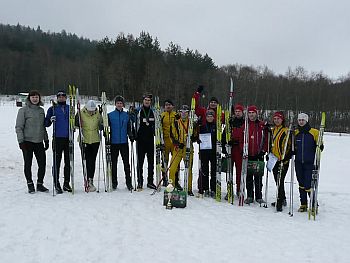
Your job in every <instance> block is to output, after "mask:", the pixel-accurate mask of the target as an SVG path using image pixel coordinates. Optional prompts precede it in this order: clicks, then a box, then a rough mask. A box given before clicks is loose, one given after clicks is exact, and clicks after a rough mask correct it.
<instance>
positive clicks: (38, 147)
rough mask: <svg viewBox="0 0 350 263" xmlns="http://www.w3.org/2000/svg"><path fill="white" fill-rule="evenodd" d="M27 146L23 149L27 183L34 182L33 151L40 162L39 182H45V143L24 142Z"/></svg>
mask: <svg viewBox="0 0 350 263" xmlns="http://www.w3.org/2000/svg"><path fill="white" fill-rule="evenodd" d="M24 143H25V148H24V149H22V153H23V159H24V176H25V177H26V180H27V183H32V182H33V178H32V162H33V153H34V155H35V158H36V161H37V163H38V179H37V180H38V181H37V182H38V183H43V182H44V177H45V169H46V154H45V149H44V144H43V143H42V142H40V143H33V142H24Z"/></svg>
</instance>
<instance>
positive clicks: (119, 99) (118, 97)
mask: <svg viewBox="0 0 350 263" xmlns="http://www.w3.org/2000/svg"><path fill="white" fill-rule="evenodd" d="M118 101H120V102H122V103H123V104H125V99H124V97H123V96H121V95H118V96H116V97H115V99H114V104H116V103H117V102H118Z"/></svg>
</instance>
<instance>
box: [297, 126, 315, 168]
mask: <svg viewBox="0 0 350 263" xmlns="http://www.w3.org/2000/svg"><path fill="white" fill-rule="evenodd" d="M318 133H319V132H318V130H316V129H313V128H311V127H310V125H309V124H308V123H307V124H305V125H304V126H303V127H300V126H298V128H297V129H296V130H295V161H297V162H301V163H309V164H310V163H313V162H314V159H315V152H316V145H317V140H318Z"/></svg>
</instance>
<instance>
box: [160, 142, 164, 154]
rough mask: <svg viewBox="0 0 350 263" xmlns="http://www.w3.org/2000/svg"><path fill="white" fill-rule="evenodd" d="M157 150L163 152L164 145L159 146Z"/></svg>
mask: <svg viewBox="0 0 350 263" xmlns="http://www.w3.org/2000/svg"><path fill="white" fill-rule="evenodd" d="M159 149H160V150H161V151H162V152H164V150H165V145H164V144H161V145H159Z"/></svg>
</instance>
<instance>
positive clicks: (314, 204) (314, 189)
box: [308, 112, 326, 220]
mask: <svg viewBox="0 0 350 263" xmlns="http://www.w3.org/2000/svg"><path fill="white" fill-rule="evenodd" d="M325 125H326V113H325V112H322V115H321V124H320V130H319V134H318V139H317V144H316V153H315V160H314V169H313V170H312V178H311V192H310V200H309V209H308V216H309V220H311V219H313V220H316V215H317V213H318V181H319V177H320V168H321V167H320V166H321V152H322V150H321V145H323V133H324V128H325Z"/></svg>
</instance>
